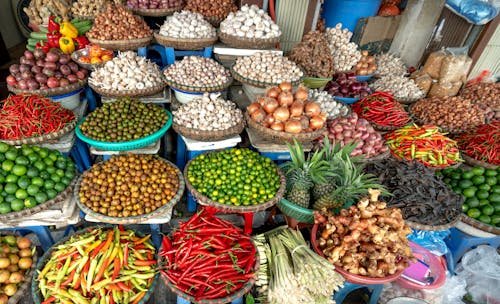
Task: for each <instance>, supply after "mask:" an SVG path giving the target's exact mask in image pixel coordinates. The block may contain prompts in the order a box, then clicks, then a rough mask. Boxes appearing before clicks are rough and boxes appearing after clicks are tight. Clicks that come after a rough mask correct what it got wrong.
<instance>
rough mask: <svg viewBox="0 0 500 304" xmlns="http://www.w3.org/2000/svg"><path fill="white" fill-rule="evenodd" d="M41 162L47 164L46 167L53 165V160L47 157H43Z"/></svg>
mask: <svg viewBox="0 0 500 304" xmlns="http://www.w3.org/2000/svg"><path fill="white" fill-rule="evenodd" d="M43 162H44V163H45V165H47V167H53V166H54V161H53V160H52V159H50V158H48V157H46V158H44V159H43Z"/></svg>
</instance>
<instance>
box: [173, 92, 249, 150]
mask: <svg viewBox="0 0 500 304" xmlns="http://www.w3.org/2000/svg"><path fill="white" fill-rule="evenodd" d="M173 115H174V122H173V124H172V127H173V128H174V130H175V131H176V132H177V133H179V134H181V135H182V136H184V137H187V138H190V139H194V140H198V141H220V140H224V139H227V138H230V137H233V136H235V135H238V134H240V133H241V132H242V131H243V129H244V128H245V122H244V120H243V114H242V112H241V110H240V109H239V108H238V107H237V106H236V104H235V103H234V102H232V101H230V100H224V99H223V98H221V96H220V93H217V94H214V93H212V94H209V93H204V94H203V96H202V97H198V98H195V99H193V100H191V101H190V102H189V103H187V104H183V105H181V106H180V107H179V108H178V109H177V111H174V112H173Z"/></svg>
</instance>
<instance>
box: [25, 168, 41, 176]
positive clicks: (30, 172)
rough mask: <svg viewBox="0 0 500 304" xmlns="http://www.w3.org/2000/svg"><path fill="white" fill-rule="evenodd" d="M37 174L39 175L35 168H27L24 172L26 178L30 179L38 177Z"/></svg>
mask: <svg viewBox="0 0 500 304" xmlns="http://www.w3.org/2000/svg"><path fill="white" fill-rule="evenodd" d="M38 174H40V172H39V171H38V169H37V168H35V167H31V166H30V167H28V171H26V176H28V177H30V178H33V177H35V176H38Z"/></svg>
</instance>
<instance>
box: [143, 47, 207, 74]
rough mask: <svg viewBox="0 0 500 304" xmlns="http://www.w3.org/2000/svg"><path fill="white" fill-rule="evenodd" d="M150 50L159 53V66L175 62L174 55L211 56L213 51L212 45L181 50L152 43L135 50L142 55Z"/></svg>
mask: <svg viewBox="0 0 500 304" xmlns="http://www.w3.org/2000/svg"><path fill="white" fill-rule="evenodd" d="M151 51H155V52H157V53H158V54H160V58H161V67H162V68H163V67H166V66H168V65H171V64H173V63H174V62H175V58H176V57H183V56H202V57H206V58H211V57H212V52H213V47H211V46H209V47H206V48H204V49H201V50H198V51H182V50H175V49H174V48H172V47H166V46H162V45H159V44H152V45H150V46H145V47H142V48H139V49H138V50H137V54H138V55H139V56H142V57H146V58H147V57H148V53H149V52H151Z"/></svg>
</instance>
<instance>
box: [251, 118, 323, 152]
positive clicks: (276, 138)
mask: <svg viewBox="0 0 500 304" xmlns="http://www.w3.org/2000/svg"><path fill="white" fill-rule="evenodd" d="M245 119H246V121H247V125H248V127H249V128H251V129H252V130H253V131H255V133H256V134H258V135H259V136H260V137H262V138H264V139H267V140H270V141H273V142H274V143H276V144H285V143H287V142H289V143H293V140H294V139H296V140H297V141H298V142H300V143H308V142H311V141H313V140H315V139H316V138H318V137H321V136H322V134H323V132H324V131H325V128H326V127H323V128H321V129H319V130H316V131H313V132H307V133H297V134H294V133H288V132H282V131H275V130H273V129H270V128H266V127H264V126H262V125H260V124H259V123H257V122H256V121H254V120H253V119H252V118H251V117H250V116H249V115H248V113H247V112H245Z"/></svg>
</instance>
